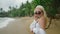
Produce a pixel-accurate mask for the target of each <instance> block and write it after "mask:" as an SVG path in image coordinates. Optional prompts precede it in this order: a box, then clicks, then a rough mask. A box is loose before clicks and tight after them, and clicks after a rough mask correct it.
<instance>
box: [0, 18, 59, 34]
mask: <svg viewBox="0 0 60 34" xmlns="http://www.w3.org/2000/svg"><path fill="white" fill-rule="evenodd" d="M15 19H16V20H15V21H12V22H10V23H9V24H8V25H7V26H6V27H4V28H1V29H0V34H31V32H30V30H29V25H30V24H31V22H32V21H33V18H32V17H21V18H19V17H17V18H15ZM55 21H56V23H55ZM55 21H54V20H53V22H52V24H51V26H50V28H48V29H47V30H46V33H47V34H60V20H55Z"/></svg>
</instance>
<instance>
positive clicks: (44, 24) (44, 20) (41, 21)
mask: <svg viewBox="0 0 60 34" xmlns="http://www.w3.org/2000/svg"><path fill="white" fill-rule="evenodd" d="M38 21H39V24H40V26H41V28H42V29H44V30H45V27H46V19H45V18H44V17H41V18H40V19H39V20H38Z"/></svg>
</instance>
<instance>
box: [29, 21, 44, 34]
mask: <svg viewBox="0 0 60 34" xmlns="http://www.w3.org/2000/svg"><path fill="white" fill-rule="evenodd" d="M30 31H33V32H34V33H36V34H45V31H44V30H43V29H42V28H41V26H40V24H39V23H38V22H37V21H35V20H34V21H33V22H32V23H31V25H30Z"/></svg>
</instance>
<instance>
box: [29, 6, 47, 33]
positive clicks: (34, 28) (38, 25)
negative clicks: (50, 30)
mask: <svg viewBox="0 0 60 34" xmlns="http://www.w3.org/2000/svg"><path fill="white" fill-rule="evenodd" d="M46 20H47V16H46V12H45V10H44V8H43V6H41V5H38V6H37V7H36V8H35V10H34V21H33V22H32V24H31V25H30V30H31V32H32V33H33V34H46V32H45V27H46V22H47V21H46Z"/></svg>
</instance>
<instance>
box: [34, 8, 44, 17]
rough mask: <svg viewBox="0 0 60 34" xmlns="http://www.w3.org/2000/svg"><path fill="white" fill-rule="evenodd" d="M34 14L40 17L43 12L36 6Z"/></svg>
mask: <svg viewBox="0 0 60 34" xmlns="http://www.w3.org/2000/svg"><path fill="white" fill-rule="evenodd" d="M34 15H35V16H37V17H41V16H42V15H43V12H42V10H41V9H40V8H36V9H35V12H34Z"/></svg>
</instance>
